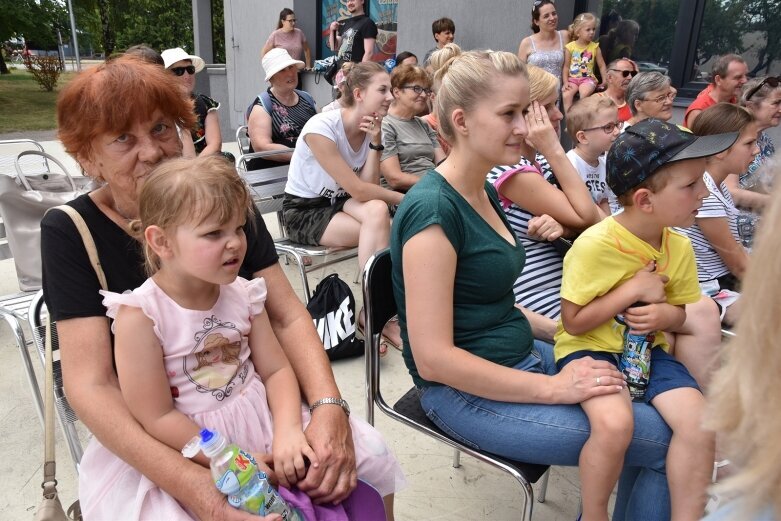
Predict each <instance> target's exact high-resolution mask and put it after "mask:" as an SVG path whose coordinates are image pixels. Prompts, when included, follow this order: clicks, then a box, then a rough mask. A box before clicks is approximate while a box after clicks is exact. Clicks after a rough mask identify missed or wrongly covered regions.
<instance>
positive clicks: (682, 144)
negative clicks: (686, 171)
mask: <svg viewBox="0 0 781 521" xmlns="http://www.w3.org/2000/svg"><path fill="white" fill-rule="evenodd" d="M737 139H738V133H737V132H730V133H728V134H714V135H712V136H695V135H694V134H692V133H691V131H689V130H688V129H687V128H685V127H681V126H679V125H673V124H670V123H666V122H664V121H661V120H659V119H654V118H649V119H645V120H643V121H641V122H639V123H636V124H634V125H632V126H631V127H628V128H627V129H626V130H625V131H624V133H622V134H621V135H620V136H618V139H616V141H615V142H614V143H613V145H612V146H611V147H610V150H609V151H608V153H607V184H608V186H609V187H610V189H611V190H613V193H614V194H615V195H616V196H619V195H622V194H625V193H626V192H628V191H629V190H631V189H632V188H634V187H636V186H637V185H639V184H640V183H642V182H643V181H645V180H646V179H648V178H649V177H651V175H653V173H654V172H655V171H657V170H658V169H659V168H660V167H662V166H663V165H666V164H668V163H672V162H674V161H682V160H684V159H697V158H701V157H708V156H712V155H714V154H718V153H719V152H723V151H724V150H726V149H728V148H729V147H731V146H732V144H733V143H735V141H736V140H737Z"/></svg>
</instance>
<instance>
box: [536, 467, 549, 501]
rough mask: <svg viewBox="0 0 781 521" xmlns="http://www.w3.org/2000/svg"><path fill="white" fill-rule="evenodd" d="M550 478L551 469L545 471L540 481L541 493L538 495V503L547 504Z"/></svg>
mask: <svg viewBox="0 0 781 521" xmlns="http://www.w3.org/2000/svg"><path fill="white" fill-rule="evenodd" d="M549 477H550V469H548V470H546V471H545V474H543V475H542V478H541V479H540V492H539V493H538V494H537V502H538V503H545V494H547V493H548V478H549Z"/></svg>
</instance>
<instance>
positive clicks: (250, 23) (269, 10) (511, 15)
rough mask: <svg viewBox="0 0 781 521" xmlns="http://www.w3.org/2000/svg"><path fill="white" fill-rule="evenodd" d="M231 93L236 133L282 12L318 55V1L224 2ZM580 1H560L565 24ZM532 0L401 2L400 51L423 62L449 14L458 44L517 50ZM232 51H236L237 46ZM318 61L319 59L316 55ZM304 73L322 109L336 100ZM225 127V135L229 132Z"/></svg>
mask: <svg viewBox="0 0 781 521" xmlns="http://www.w3.org/2000/svg"><path fill="white" fill-rule="evenodd" d="M224 2H225V41H226V47H227V49H226V54H227V57H226V58H227V64H226V66H227V75H228V94H229V96H230V100H220V101H222V102H223V108H222V109H221V110H223V111H226V112H229V113H230V118H229V119H230V125H231V131H235V129H236V128H237V127H238V126H240V125H243V124H244V111H245V110H246V108H247V105H249V103H250V101H251V100H252V98H253V97H254V96H256V95H257V94H258V92H260V91H261V90H263V89H265V88H266V83H265V82H264V81H263V78H264V76H263V72H262V67H261V66H260V51H261V49H262V48H263V44H264V43H265V41H266V38H268V35H269V34H270V33H271V31H273V30H274V29H275V28H276V22H277V19H278V17H279V11H281V10H282V9H283V8H285V7H290V6H291V4H292V6H293V7H292V8H293V10H294V11H295V12H296V19H297V20H298V24H297V25H298V27H299V28H300V29H301V30H302V31H304V33H305V34H306V36H307V39H308V40H309V43H310V47H311V48H312V50H313V52H314V50H315V49H316V47H317V31H318V27H317V25H318V20H317V4H318V0H294V1H293V2H291V1H290V0H263V2H257V1H256V0H224ZM574 3H575V0H559V1H558V2H557V3H556V6H557V8H558V11H559V13H560V19H561V26H562V27H564V26H565V25H566V24H567V23H569V22H570V21H571V18H572V16H571V13H572V10H573V7H574ZM531 9H532V0H521V1H519V0H450V1H445V0H427V1H425V2H422V1H417V0H399V7H398V36H397V42H398V43H397V52H401V51H412V52H414V53H415V54H417V55H418V57H419V58H420V59H422V58H423V56H424V55H425V54H426V51H428V50H429V49H430V48H432V47H434V45H435V44H434V39H433V36H432V34H431V22H433V21H434V20H436V19H437V18H441V17H443V16H447V17H449V18H452V19H453V21H454V22H455V25H456V40H455V41H456V43H458V44H459V45H460V46H461V47H462V48H464V49H496V50H507V51H512V52H515V51H517V49H518V45H519V44H520V43H521V39H523V38H524V37H525V36H528V35H529V34H531V29H530V28H529V24H530V23H531ZM231 47H232V48H231ZM314 58H317V57H316V56H314ZM314 79H315V77H314V74H305V75H304V83H303V84H304V88H305V89H306V90H307V91H308V92H309V93H310V94H312V96H314V98H315V100H316V101H317V102H318V105H319V106H323V105H324V104H326V103H329V102H330V101H331V86H330V85H328V84H327V83H326V82H325V81H321V82H320V83H319V84H315V82H314ZM225 130H226V129H225V128H223V134H225Z"/></svg>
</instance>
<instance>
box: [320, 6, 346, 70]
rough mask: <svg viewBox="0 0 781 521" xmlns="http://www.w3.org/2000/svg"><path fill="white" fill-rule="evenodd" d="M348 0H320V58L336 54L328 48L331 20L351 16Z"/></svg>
mask: <svg viewBox="0 0 781 521" xmlns="http://www.w3.org/2000/svg"><path fill="white" fill-rule="evenodd" d="M346 4H347V2H346V0H342V1H340V0H320V49H319V52H318V53H317V57H318V58H325V57H327V56H331V55H332V54H334V52H333V51H331V49H329V48H328V35H329V34H330V32H331V29H330V27H331V22H334V21H336V20H341V19H343V18H349V17H350V11H348V10H347V5H346Z"/></svg>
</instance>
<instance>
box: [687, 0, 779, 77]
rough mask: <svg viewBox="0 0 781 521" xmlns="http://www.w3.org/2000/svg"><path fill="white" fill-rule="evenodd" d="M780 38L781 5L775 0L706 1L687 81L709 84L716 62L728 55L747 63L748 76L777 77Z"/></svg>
mask: <svg viewBox="0 0 781 521" xmlns="http://www.w3.org/2000/svg"><path fill="white" fill-rule="evenodd" d="M769 34H773V35H774V38H768V35H769ZM779 34H781V3H780V2H778V1H776V0H707V1H706V2H705V13H704V15H703V20H702V28H701V30H700V33H699V39H698V43H697V53H696V57H695V61H694V64H693V66H692V67H691V69H690V70H689V71H688V78H686V79H687V80H690V81H710V79H711V78H710V70H711V66H712V65H713V62H714V61H715V59H716V58H718V57H719V56H721V55H724V54H729V53H734V54H739V55H741V56H742V57H743V59H744V60H746V63H747V64H748V70H749V76H766V75H771V76H778V75H779V74H781V41H780V40H779V38H778V35H779Z"/></svg>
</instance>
